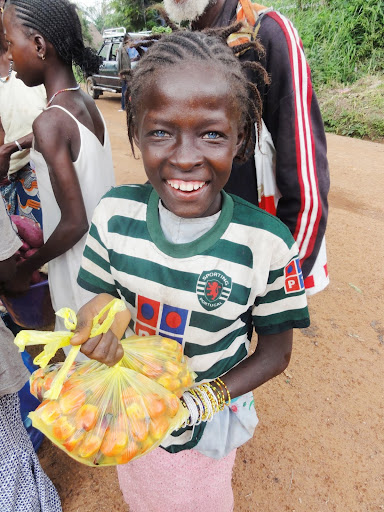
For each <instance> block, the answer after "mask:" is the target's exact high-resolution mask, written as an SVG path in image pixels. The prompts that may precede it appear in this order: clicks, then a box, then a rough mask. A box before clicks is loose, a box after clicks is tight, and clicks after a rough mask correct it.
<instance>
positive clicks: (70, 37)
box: [7, 0, 100, 73]
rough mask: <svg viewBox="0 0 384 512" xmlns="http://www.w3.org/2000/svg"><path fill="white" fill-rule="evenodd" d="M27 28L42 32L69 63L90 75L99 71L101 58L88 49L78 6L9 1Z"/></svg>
mask: <svg viewBox="0 0 384 512" xmlns="http://www.w3.org/2000/svg"><path fill="white" fill-rule="evenodd" d="M7 3H8V4H9V5H13V6H14V7H15V11H16V16H17V17H18V18H19V20H20V21H21V23H22V25H23V26H24V27H27V28H29V29H32V30H36V31H37V32H39V33H41V35H42V36H44V37H45V38H46V39H47V40H48V41H49V42H50V43H51V44H52V45H53V46H54V48H55V50H56V52H57V55H58V56H59V57H60V58H61V60H63V61H64V62H65V63H66V64H68V65H71V64H72V62H73V63H75V64H77V65H78V66H79V67H80V68H82V69H83V71H85V72H87V73H95V72H97V71H98V69H99V65H100V58H99V57H98V56H97V55H96V53H95V52H94V51H93V50H92V49H91V48H88V47H86V46H84V42H83V35H82V30H81V23H80V19H79V16H78V15H77V11H76V5H75V4H73V3H71V2H69V1H68V0H9V1H8V2H7Z"/></svg>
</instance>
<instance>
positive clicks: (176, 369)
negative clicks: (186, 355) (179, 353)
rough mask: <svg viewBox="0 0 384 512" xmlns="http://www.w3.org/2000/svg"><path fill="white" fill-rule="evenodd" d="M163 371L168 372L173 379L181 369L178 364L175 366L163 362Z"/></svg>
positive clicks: (174, 364) (168, 362) (171, 362)
mask: <svg viewBox="0 0 384 512" xmlns="http://www.w3.org/2000/svg"><path fill="white" fill-rule="evenodd" d="M165 369H166V370H167V372H169V373H170V374H171V375H172V376H173V377H178V376H179V375H180V374H181V371H182V367H181V366H180V364H177V363H175V362H173V361H166V362H165Z"/></svg>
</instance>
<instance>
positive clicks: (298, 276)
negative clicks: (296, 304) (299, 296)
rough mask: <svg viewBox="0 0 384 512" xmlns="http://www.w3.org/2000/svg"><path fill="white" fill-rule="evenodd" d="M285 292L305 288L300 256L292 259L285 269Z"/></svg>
mask: <svg viewBox="0 0 384 512" xmlns="http://www.w3.org/2000/svg"><path fill="white" fill-rule="evenodd" d="M284 277H285V281H284V288H285V293H294V292H299V291H301V290H304V279H303V274H302V272H301V268H300V262H299V258H296V259H295V260H292V261H291V262H290V263H288V265H287V266H286V267H285V269H284Z"/></svg>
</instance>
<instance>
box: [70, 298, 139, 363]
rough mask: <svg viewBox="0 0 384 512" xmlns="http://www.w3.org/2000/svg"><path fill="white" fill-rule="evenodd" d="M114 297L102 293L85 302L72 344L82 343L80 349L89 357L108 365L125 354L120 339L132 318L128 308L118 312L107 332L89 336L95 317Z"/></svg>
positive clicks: (78, 316) (78, 317)
mask: <svg viewBox="0 0 384 512" xmlns="http://www.w3.org/2000/svg"><path fill="white" fill-rule="evenodd" d="M114 298H115V297H113V296H112V295H109V294H108V293H102V294H100V295H97V296H96V297H95V298H94V299H92V300H90V301H89V302H87V304H84V306H83V307H82V308H80V310H79V312H78V313H77V327H76V329H75V335H74V336H73V338H72V339H71V344H72V345H82V347H81V350H80V351H81V352H82V353H83V354H85V355H86V356H87V357H90V358H91V359H95V360H96V361H99V362H100V363H104V364H106V365H108V366H113V365H115V364H116V363H118V362H119V361H120V359H121V358H122V357H123V355H124V351H123V347H122V346H121V343H120V340H121V338H122V337H123V336H124V333H125V330H126V329H127V327H128V324H129V322H130V320H131V315H130V313H129V311H128V309H126V310H124V311H121V312H120V313H117V315H116V316H115V320H114V322H113V324H112V326H111V329H110V330H109V331H108V332H107V333H105V334H100V335H99V336H95V337H94V338H89V335H90V333H91V328H92V322H93V318H94V317H95V316H96V315H98V313H99V312H100V311H101V310H102V309H103V307H104V306H106V305H107V304H109V303H110V302H111V300H113V299H114ZM102 320H103V319H102Z"/></svg>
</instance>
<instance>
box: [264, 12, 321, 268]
mask: <svg viewBox="0 0 384 512" xmlns="http://www.w3.org/2000/svg"><path fill="white" fill-rule="evenodd" d="M258 35H259V37H260V41H261V43H262V45H263V46H264V48H265V58H264V60H263V61H262V63H263V65H264V66H265V68H266V70H267V72H268V74H269V76H270V78H271V84H270V86H268V87H267V89H266V90H265V92H264V95H263V98H264V101H263V107H264V112H263V120H264V122H265V124H266V127H267V129H268V131H269V132H270V133H271V136H272V140H273V143H274V146H275V149H276V184H277V187H278V189H279V192H280V194H281V198H280V199H279V202H278V205H277V211H276V214H277V216H278V217H279V218H280V219H281V220H282V221H283V222H284V224H286V225H287V226H288V228H289V229H290V231H291V233H292V234H293V236H294V238H295V240H296V242H297V245H298V248H299V257H300V262H301V266H302V271H303V274H304V278H306V277H307V276H308V275H309V274H310V271H311V269H312V267H313V265H314V263H315V260H316V258H317V255H318V253H319V250H320V247H321V244H322V240H323V238H324V233H325V229H326V223H327V215H328V202H327V196H328V191H329V170H328V161H327V155H326V152H327V147H326V138H325V132H324V126H323V121H322V118H321V114H320V109H319V105H318V102H317V99H316V96H315V93H314V91H313V89H312V82H311V74H310V69H309V66H308V63H307V61H306V59H305V55H304V52H303V48H302V44H301V40H300V38H299V36H298V34H297V31H296V29H295V27H294V26H293V25H292V23H291V22H290V21H289V20H287V19H286V18H285V17H284V16H282V15H281V14H279V13H277V12H275V11H272V12H268V13H266V14H265V15H264V16H263V18H262V19H261V22H260V28H259V31H258Z"/></svg>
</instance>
